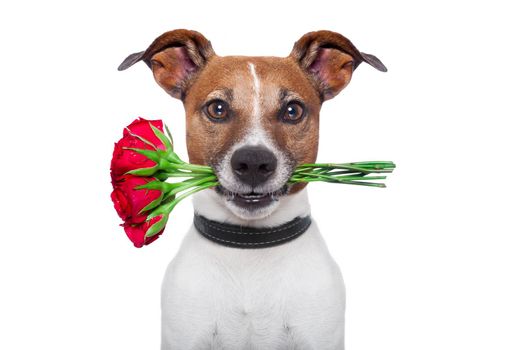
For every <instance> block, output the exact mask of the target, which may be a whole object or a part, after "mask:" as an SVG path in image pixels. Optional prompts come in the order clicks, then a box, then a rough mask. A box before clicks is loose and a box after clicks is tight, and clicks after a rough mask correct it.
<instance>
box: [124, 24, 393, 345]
mask: <svg viewBox="0 0 525 350" xmlns="http://www.w3.org/2000/svg"><path fill="white" fill-rule="evenodd" d="M138 61H144V62H145V63H146V64H147V65H148V66H149V67H150V68H151V70H152V71H153V76H154V78H155V80H156V81H157V83H158V84H159V85H160V86H161V87H162V88H163V89H164V90H165V91H166V92H167V93H168V94H170V95H171V96H173V97H175V98H177V99H180V100H181V101H182V102H183V103H184V108H185V111H186V142H187V148H188V155H189V160H190V162H191V163H195V164H203V165H209V166H211V167H212V168H213V169H214V171H215V173H216V174H217V177H218V179H219V183H220V185H219V186H217V187H215V188H213V189H207V190H204V191H202V192H199V193H198V194H196V195H195V196H194V199H193V204H194V208H195V217H194V225H192V227H191V228H190V230H189V232H188V233H187V235H186V237H185V238H184V240H183V242H182V244H181V247H180V250H179V252H178V253H177V255H176V256H175V258H174V259H173V261H172V262H171V263H170V264H169V266H168V268H167V271H166V275H165V277H164V281H163V286H162V349H164V350H196V349H199V350H200V349H214V350H218V349H224V350H237V349H239V350H244V349H257V350H263V349H268V350H277V349H299V350H310V349H311V350H332V349H337V350H340V349H344V331H345V327H344V321H345V286H344V282H343V279H342V276H341V272H340V270H339V267H338V266H337V264H336V263H335V262H334V260H333V259H332V257H331V255H330V253H329V252H328V249H327V247H326V244H325V242H324V240H323V238H322V237H321V234H320V233H319V230H318V228H317V225H316V224H315V222H314V221H313V220H312V219H311V218H310V206H309V203H308V197H307V193H306V189H305V184H295V185H292V186H289V185H287V180H288V179H289V177H290V175H291V174H292V172H293V170H294V168H295V167H296V166H297V165H299V164H302V163H314V162H315V160H316V156H317V146H318V139H319V111H320V109H321V105H322V103H323V102H324V101H326V100H329V99H331V98H332V97H334V96H336V95H337V94H338V93H339V92H340V91H341V90H342V89H343V88H344V87H345V86H346V85H347V84H348V83H349V82H350V78H351V77H352V74H353V72H354V70H355V69H356V68H357V67H358V66H359V64H361V63H362V62H366V63H368V64H370V65H371V66H373V67H374V68H376V69H378V70H380V71H386V67H385V66H384V65H383V64H382V63H381V61H380V60H379V59H378V58H376V57H375V56H373V55H370V54H366V53H363V52H359V51H358V50H357V49H356V47H355V46H354V45H353V44H352V43H351V42H350V41H349V40H348V39H347V38H345V37H344V36H342V35H341V34H338V33H334V32H330V31H317V32H311V33H307V34H305V35H304V36H303V37H302V38H300V39H299V41H297V42H296V43H295V45H294V47H293V50H292V52H291V54H290V55H289V56H288V57H246V56H225V57H221V56H218V55H216V54H215V52H214V51H213V48H212V46H211V43H210V42H209V41H208V40H207V39H206V38H205V37H204V36H203V35H202V34H200V33H198V32H196V31H191V30H184V29H179V30H173V31H170V32H167V33H164V34H162V35H161V36H159V37H158V38H157V39H155V41H153V43H152V44H151V45H150V46H149V47H148V48H147V49H146V50H145V51H142V52H138V53H134V54H132V55H130V56H129V57H127V58H126V59H125V60H124V62H122V64H121V65H120V66H119V70H124V69H126V68H129V67H130V66H131V65H133V64H135V63H137V62H138Z"/></svg>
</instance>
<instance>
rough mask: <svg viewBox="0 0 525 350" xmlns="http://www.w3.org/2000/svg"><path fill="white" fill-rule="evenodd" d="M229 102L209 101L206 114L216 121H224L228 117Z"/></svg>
mask: <svg viewBox="0 0 525 350" xmlns="http://www.w3.org/2000/svg"><path fill="white" fill-rule="evenodd" d="M228 109H229V108H228V103H226V102H225V101H222V100H213V101H210V102H208V104H207V105H206V108H204V110H205V111H206V115H207V116H208V117H209V118H210V119H212V120H215V121H222V120H224V119H226V118H227V117H228Z"/></svg>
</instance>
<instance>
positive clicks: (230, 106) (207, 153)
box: [119, 29, 386, 219]
mask: <svg viewBox="0 0 525 350" xmlns="http://www.w3.org/2000/svg"><path fill="white" fill-rule="evenodd" d="M138 61H144V62H145V63H146V64H147V65H148V66H149V67H150V68H151V70H152V71H153V75H154V77H155V80H156V81H157V83H158V84H159V85H160V86H161V87H162V88H163V89H164V90H165V91H166V92H167V93H168V94H170V95H171V96H173V97H175V98H178V99H180V100H182V101H183V103H184V108H185V110H186V126H187V130H186V141H187V147H188V154H189V158H190V159H189V160H190V162H191V163H195V164H203V165H210V166H212V167H213V169H214V170H215V172H216V174H217V176H218V178H219V182H220V185H219V186H217V187H216V192H217V193H218V194H219V195H220V197H221V198H222V200H223V201H224V204H225V205H226V206H227V207H228V208H229V209H230V210H231V211H232V212H233V213H234V214H236V215H237V216H239V217H241V218H243V219H258V218H262V217H265V216H267V215H269V214H270V213H272V212H273V211H274V210H275V209H276V208H277V207H278V205H279V197H281V196H284V195H287V194H291V193H295V192H297V191H300V190H301V189H303V188H304V186H305V185H304V184H296V185H293V186H289V185H287V182H288V179H289V178H290V176H291V174H292V172H293V170H294V168H295V167H296V166H297V165H299V164H303V163H313V162H314V161H315V159H316V156H317V146H318V132H319V111H320V109H321V105H322V103H323V102H324V101H326V100H328V99H331V98H332V97H334V96H336V95H337V94H338V93H339V92H340V91H341V90H342V89H343V88H344V87H345V86H346V85H347V84H348V83H349V82H350V79H351V77H352V74H353V72H354V70H355V69H356V68H357V67H358V66H359V64H361V63H362V62H366V63H368V64H370V65H372V66H373V67H375V68H376V69H378V70H380V71H386V67H385V66H384V65H383V64H382V63H381V61H380V60H379V59H377V58H376V57H375V56H373V55H369V54H365V53H363V52H359V51H358V50H357V49H356V48H355V46H354V45H353V44H352V43H351V42H350V41H349V40H348V39H347V38H345V37H344V36H342V35H341V34H338V33H334V32H330V31H317V32H311V33H307V34H305V35H304V36H303V37H302V38H300V39H299V41H297V42H296V43H295V45H294V47H293V49H292V52H291V53H290V55H289V56H288V57H245V56H225V57H221V56H218V55H216V54H215V52H214V51H213V48H212V46H211V43H210V42H209V41H208V40H207V39H206V38H205V37H204V36H203V35H201V34H200V33H198V32H195V31H189V30H184V29H179V30H173V31H170V32H167V33H164V34H162V35H161V36H160V37H158V38H157V39H155V41H153V43H152V44H151V45H150V46H149V47H148V48H147V49H146V51H142V52H138V53H135V54H132V55H130V56H129V57H127V58H126V59H125V60H124V62H122V64H121V65H120V66H119V70H124V69H126V68H128V67H130V66H131V65H133V64H135V63H136V62H138Z"/></svg>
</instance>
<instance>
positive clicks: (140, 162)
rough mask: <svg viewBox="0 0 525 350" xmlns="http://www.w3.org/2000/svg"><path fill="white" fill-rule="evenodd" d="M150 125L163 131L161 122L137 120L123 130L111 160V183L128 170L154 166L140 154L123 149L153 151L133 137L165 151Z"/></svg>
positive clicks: (153, 163)
mask: <svg viewBox="0 0 525 350" xmlns="http://www.w3.org/2000/svg"><path fill="white" fill-rule="evenodd" d="M150 124H151V125H153V126H154V127H156V128H157V129H159V130H161V131H164V130H163V124H162V120H146V119H142V118H138V119H136V120H135V121H134V122H133V123H131V124H130V125H128V127H127V128H126V129H124V132H123V137H122V139H120V140H119V141H118V142H117V143H115V149H114V151H113V159H112V160H111V179H112V181H113V182H115V181H116V180H118V178H119V177H120V176H122V175H124V174H125V173H127V172H128V171H130V170H135V169H140V168H150V167H153V166H155V162H153V161H152V160H150V159H148V158H147V157H145V156H143V155H142V154H138V153H136V152H134V151H132V150H129V149H124V148H126V147H129V148H140V149H147V150H153V147H151V146H150V145H148V144H147V143H145V142H144V141H142V140H140V139H139V138H137V137H136V136H133V135H138V136H140V137H142V138H143V139H145V140H147V141H149V142H150V143H152V144H153V145H155V146H156V147H157V148H160V149H165V147H164V145H163V144H162V142H161V140H159V138H158V137H157V136H156V135H155V133H154V132H153V130H152V129H151V126H150ZM131 134H133V135H131Z"/></svg>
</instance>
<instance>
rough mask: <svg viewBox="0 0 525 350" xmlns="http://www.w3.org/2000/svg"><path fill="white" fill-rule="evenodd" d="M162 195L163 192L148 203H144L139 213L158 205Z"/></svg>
mask: <svg viewBox="0 0 525 350" xmlns="http://www.w3.org/2000/svg"><path fill="white" fill-rule="evenodd" d="M163 197H164V194H161V195H160V196H159V198H157V199H155V200H154V201H152V202H151V203H150V204H148V205H146V206H145V207H144V208H142V210H141V211H140V212H139V214H144V213H145V212H147V211H148V210H151V209H154V208H156V207H158V206H159V204H160V203H161V202H162V199H163Z"/></svg>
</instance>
